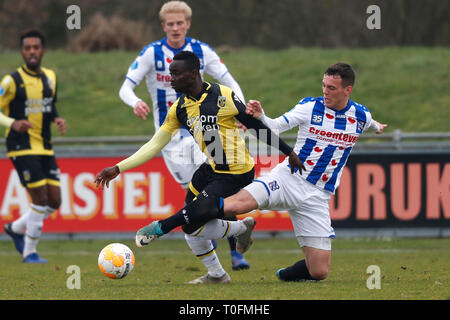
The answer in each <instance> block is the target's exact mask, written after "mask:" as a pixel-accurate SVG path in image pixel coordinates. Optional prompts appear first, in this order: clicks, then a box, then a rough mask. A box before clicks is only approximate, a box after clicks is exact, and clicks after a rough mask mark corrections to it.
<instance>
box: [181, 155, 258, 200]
mask: <svg viewBox="0 0 450 320" xmlns="http://www.w3.org/2000/svg"><path fill="white" fill-rule="evenodd" d="M254 177H255V168H253V169H252V170H250V171H249V172H246V173H242V174H227V173H217V172H214V170H213V169H212V168H211V166H210V165H209V164H208V163H204V164H202V165H201V166H200V167H199V168H198V169H197V171H195V173H194V175H193V177H192V179H191V183H190V184H189V192H188V193H187V195H186V203H189V202H191V201H192V200H193V198H194V197H196V196H197V195H198V194H199V193H201V192H205V193H206V194H207V195H208V196H213V197H222V198H226V197H229V196H231V195H233V194H235V193H237V192H238V191H239V190H241V189H242V188H244V187H245V186H247V185H249V184H250V183H252V181H253V179H254Z"/></svg>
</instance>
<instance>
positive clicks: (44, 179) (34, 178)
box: [10, 155, 60, 188]
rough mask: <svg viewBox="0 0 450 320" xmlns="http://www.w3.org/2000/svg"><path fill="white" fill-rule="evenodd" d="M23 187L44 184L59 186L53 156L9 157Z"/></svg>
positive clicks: (35, 186) (57, 169) (57, 170)
mask: <svg viewBox="0 0 450 320" xmlns="http://www.w3.org/2000/svg"><path fill="white" fill-rule="evenodd" d="M10 159H11V161H12V163H13V164H14V167H15V168H16V171H17V174H18V175H19V178H20V182H21V183H22V185H23V186H24V187H25V188H37V187H41V186H43V185H46V184H51V185H54V186H59V185H60V183H59V175H60V171H59V168H58V165H57V164H56V159H55V157H54V156H38V155H30V156H19V157H11V158H10Z"/></svg>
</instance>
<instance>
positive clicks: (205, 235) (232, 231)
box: [191, 219, 247, 240]
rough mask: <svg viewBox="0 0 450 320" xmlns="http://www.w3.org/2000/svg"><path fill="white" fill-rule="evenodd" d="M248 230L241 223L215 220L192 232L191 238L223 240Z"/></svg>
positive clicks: (239, 221)
mask: <svg viewBox="0 0 450 320" xmlns="http://www.w3.org/2000/svg"><path fill="white" fill-rule="evenodd" d="M246 230H247V226H246V225H245V224H244V223H243V222H242V221H241V220H238V221H228V220H221V219H213V220H210V221H208V222H207V223H206V224H205V225H204V226H202V227H200V228H199V229H198V230H195V231H194V232H192V234H191V236H194V237H197V238H201V239H208V240H214V239H221V238H226V237H229V236H237V235H240V234H241V233H243V232H245V231H246Z"/></svg>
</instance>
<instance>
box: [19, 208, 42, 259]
mask: <svg viewBox="0 0 450 320" xmlns="http://www.w3.org/2000/svg"><path fill="white" fill-rule="evenodd" d="M45 214H46V207H44V206H38V205H35V204H32V205H31V210H30V211H29V215H28V219H27V226H26V228H27V230H26V233H25V235H26V237H25V246H24V248H23V257H26V256H28V255H29V254H31V253H33V252H36V247H37V244H38V243H39V239H40V238H41V234H42V227H43V225H44V219H45V217H46V215H45Z"/></svg>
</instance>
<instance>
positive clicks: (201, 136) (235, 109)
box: [160, 82, 292, 174]
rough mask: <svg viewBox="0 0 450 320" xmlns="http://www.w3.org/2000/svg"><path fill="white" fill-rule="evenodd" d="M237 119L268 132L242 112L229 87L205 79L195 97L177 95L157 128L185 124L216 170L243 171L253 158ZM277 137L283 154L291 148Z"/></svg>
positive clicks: (218, 171)
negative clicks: (176, 98)
mask: <svg viewBox="0 0 450 320" xmlns="http://www.w3.org/2000/svg"><path fill="white" fill-rule="evenodd" d="M236 120H239V121H240V122H241V123H242V124H244V125H245V126H247V128H253V129H256V133H257V135H258V132H260V129H264V130H265V132H266V133H270V134H271V131H270V129H269V128H267V127H266V126H265V125H264V124H263V123H262V122H261V121H259V120H257V119H255V118H253V117H252V116H250V115H248V114H246V113H245V105H244V104H243V103H242V101H240V100H239V98H238V97H237V96H236V95H235V93H234V92H233V91H232V90H231V89H230V88H228V87H226V86H223V85H219V84H216V83H207V82H204V83H203V90H202V91H201V92H200V94H199V95H198V96H197V97H190V96H186V95H184V94H183V95H182V96H180V97H179V98H178V100H177V101H176V102H175V103H174V104H173V105H172V106H171V107H170V109H169V112H168V114H167V117H166V119H165V121H164V123H163V124H162V126H161V127H160V130H164V131H166V132H169V133H171V134H173V133H174V132H175V131H177V130H178V129H179V128H180V127H181V126H184V127H185V128H187V129H188V130H189V132H190V133H191V134H192V136H193V137H194V140H195V141H196V143H197V144H198V146H199V147H200V149H201V150H202V151H203V152H204V153H205V154H206V155H207V157H208V160H209V163H210V165H211V167H212V168H213V170H214V171H215V172H217V173H228V174H242V173H246V172H249V171H250V170H252V168H253V167H254V160H253V158H252V156H251V155H250V153H249V151H248V149H247V147H246V145H245V141H244V140H243V139H242V137H241V136H240V134H239V130H238V126H237V121H236ZM277 141H278V143H279V145H280V146H281V148H280V150H281V151H283V152H284V153H285V154H289V153H290V152H291V151H292V148H290V147H289V146H287V145H286V144H285V143H284V142H282V141H281V140H280V139H277ZM269 144H270V141H269Z"/></svg>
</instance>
